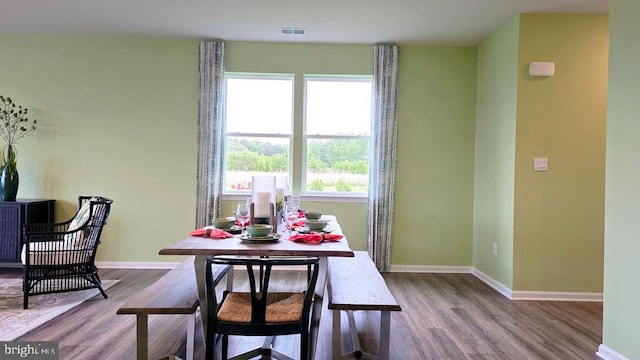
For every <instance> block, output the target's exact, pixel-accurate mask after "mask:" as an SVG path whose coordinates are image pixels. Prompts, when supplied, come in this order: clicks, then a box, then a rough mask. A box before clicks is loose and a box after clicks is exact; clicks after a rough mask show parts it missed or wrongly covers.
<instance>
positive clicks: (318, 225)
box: [304, 219, 327, 230]
mask: <svg viewBox="0 0 640 360" xmlns="http://www.w3.org/2000/svg"><path fill="white" fill-rule="evenodd" d="M304 224H305V225H306V226H307V228H309V230H322V229H324V227H325V226H327V222H326V221H324V220H309V219H307V220H305V221H304Z"/></svg>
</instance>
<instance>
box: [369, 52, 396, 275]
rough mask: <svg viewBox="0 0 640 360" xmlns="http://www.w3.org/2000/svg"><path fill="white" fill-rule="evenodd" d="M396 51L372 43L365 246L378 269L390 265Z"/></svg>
mask: <svg viewBox="0 0 640 360" xmlns="http://www.w3.org/2000/svg"><path fill="white" fill-rule="evenodd" d="M398 53H399V49H398V46H396V45H374V46H373V55H374V63H373V78H374V79H373V120H372V130H373V131H372V134H373V136H372V141H371V162H370V169H369V204H368V232H369V233H368V239H367V241H368V244H367V245H368V250H369V255H370V256H371V259H373V262H374V263H375V264H376V267H377V268H378V270H380V271H383V272H384V271H389V269H390V268H391V236H392V232H393V188H394V179H395V172H396V171H395V163H396V147H397V140H396V139H397V125H396V123H397V118H398V114H397V113H398V111H397V91H398Z"/></svg>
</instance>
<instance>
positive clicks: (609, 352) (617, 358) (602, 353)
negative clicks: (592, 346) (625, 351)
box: [596, 344, 629, 360]
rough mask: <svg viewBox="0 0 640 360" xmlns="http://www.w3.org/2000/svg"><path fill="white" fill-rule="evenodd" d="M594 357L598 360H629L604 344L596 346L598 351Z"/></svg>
mask: <svg viewBox="0 0 640 360" xmlns="http://www.w3.org/2000/svg"><path fill="white" fill-rule="evenodd" d="M596 355H597V356H598V357H599V358H600V359H604V360H629V358H627V357H625V356H624V355H622V354H620V353H619V352H617V351H615V350H613V349H611V348H609V347H608V346H606V345H605V344H600V346H598V351H597V352H596Z"/></svg>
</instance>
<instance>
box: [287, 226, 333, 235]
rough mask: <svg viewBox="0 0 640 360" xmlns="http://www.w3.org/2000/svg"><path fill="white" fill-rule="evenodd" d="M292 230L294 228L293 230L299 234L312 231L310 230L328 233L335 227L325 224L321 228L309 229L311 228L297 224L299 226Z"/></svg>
mask: <svg viewBox="0 0 640 360" xmlns="http://www.w3.org/2000/svg"><path fill="white" fill-rule="evenodd" d="M293 230H294V231H297V232H299V233H301V234H310V233H312V232H317V233H330V232H332V231H335V230H336V229H335V227H333V226H331V225H327V226H325V227H324V229H322V230H311V229H309V228H308V227H306V226H299V227H297V228H294V229H293Z"/></svg>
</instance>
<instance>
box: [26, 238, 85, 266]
mask: <svg viewBox="0 0 640 360" xmlns="http://www.w3.org/2000/svg"><path fill="white" fill-rule="evenodd" d="M25 250H26V247H25V246H24V245H23V246H22V251H21V253H20V261H22V265H25V264H26V261H27V259H26V254H25V253H26V251H25ZM71 259H73V260H74V261H75V262H84V261H86V256H85V255H84V252H83V253H82V254H80V253H79V252H78V251H76V250H74V249H72V248H69V247H68V244H66V243H63V242H61V241H38V242H32V243H31V244H30V246H29V264H31V265H55V264H68V263H70V262H71V261H70V260H71Z"/></svg>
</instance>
